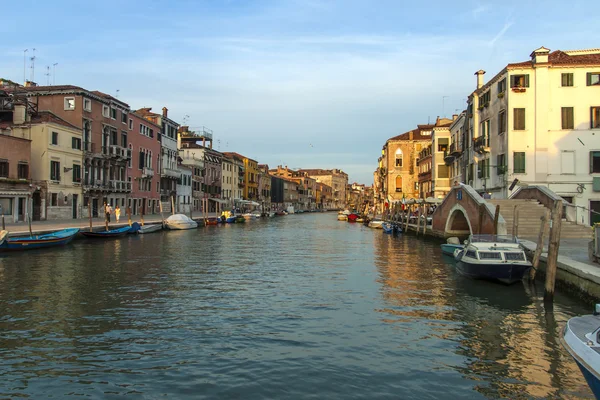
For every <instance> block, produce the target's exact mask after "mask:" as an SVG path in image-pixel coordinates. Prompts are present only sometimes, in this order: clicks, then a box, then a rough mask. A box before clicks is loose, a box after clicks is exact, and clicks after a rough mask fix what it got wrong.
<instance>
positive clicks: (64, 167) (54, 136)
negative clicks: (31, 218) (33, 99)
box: [21, 111, 87, 220]
mask: <svg viewBox="0 0 600 400" xmlns="http://www.w3.org/2000/svg"><path fill="white" fill-rule="evenodd" d="M21 129H25V130H30V134H31V136H30V137H31V179H32V181H33V182H34V183H35V184H36V185H39V186H41V189H42V190H41V193H42V198H41V209H40V211H41V215H40V219H42V220H44V219H65V218H82V217H86V216H87V214H86V215H82V214H83V213H82V206H83V196H82V194H83V193H82V188H81V180H82V175H81V174H82V163H83V151H82V147H81V143H82V141H81V140H82V133H81V128H77V127H76V126H74V125H71V124H70V123H68V122H66V121H64V120H63V119H61V118H59V117H58V116H56V115H54V114H53V113H51V112H49V111H41V112H39V113H38V114H37V115H36V116H34V117H33V118H32V120H31V123H30V124H28V125H26V127H25V126H23V128H21ZM44 189H45V190H44ZM44 193H45V195H44Z"/></svg>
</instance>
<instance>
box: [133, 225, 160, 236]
mask: <svg viewBox="0 0 600 400" xmlns="http://www.w3.org/2000/svg"><path fill="white" fill-rule="evenodd" d="M162 228H163V227H162V224H152V225H142V226H140V229H139V230H138V233H140V234H146V233H152V232H158V231H161V230H162Z"/></svg>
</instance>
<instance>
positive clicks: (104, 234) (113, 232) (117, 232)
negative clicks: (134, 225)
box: [81, 226, 131, 239]
mask: <svg viewBox="0 0 600 400" xmlns="http://www.w3.org/2000/svg"><path fill="white" fill-rule="evenodd" d="M130 230H131V227H130V226H124V227H122V228H118V229H110V230H108V231H97V232H90V231H81V234H82V235H83V236H85V237H90V238H104V239H108V238H114V237H119V236H125V235H127V234H128V233H129V231H130Z"/></svg>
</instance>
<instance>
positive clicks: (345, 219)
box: [337, 214, 348, 221]
mask: <svg viewBox="0 0 600 400" xmlns="http://www.w3.org/2000/svg"><path fill="white" fill-rule="evenodd" d="M337 219H338V221H348V216H347V215H346V214H338V216H337Z"/></svg>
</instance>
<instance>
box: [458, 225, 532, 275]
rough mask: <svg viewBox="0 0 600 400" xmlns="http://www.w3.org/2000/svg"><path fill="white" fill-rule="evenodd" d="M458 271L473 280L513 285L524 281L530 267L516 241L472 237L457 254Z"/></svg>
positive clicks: (503, 238)
mask: <svg viewBox="0 0 600 400" xmlns="http://www.w3.org/2000/svg"><path fill="white" fill-rule="evenodd" d="M454 258H455V259H456V261H458V262H457V263H456V269H457V270H458V272H460V273H461V274H463V275H466V276H469V277H471V278H474V279H486V280H492V281H499V282H502V283H505V284H508V285H510V284H512V283H515V282H518V281H520V280H521V279H523V275H524V274H525V272H526V271H527V270H529V268H531V263H530V262H529V261H527V257H526V256H525V252H524V251H523V248H522V247H521V245H520V244H519V241H518V240H517V238H516V237H514V236H511V235H471V236H470V237H469V241H468V242H467V244H466V245H465V247H464V249H462V250H459V249H456V250H455V253H454Z"/></svg>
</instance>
